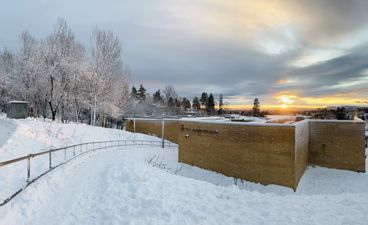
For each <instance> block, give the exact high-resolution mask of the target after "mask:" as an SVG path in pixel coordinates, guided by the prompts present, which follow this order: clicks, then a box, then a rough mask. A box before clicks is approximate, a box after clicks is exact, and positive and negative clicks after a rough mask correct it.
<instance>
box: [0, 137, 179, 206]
mask: <svg viewBox="0 0 368 225" xmlns="http://www.w3.org/2000/svg"><path fill="white" fill-rule="evenodd" d="M121 146H157V147H163V146H165V147H168V148H176V147H177V146H178V145H177V144H174V143H172V142H169V141H165V142H164V145H162V142H161V141H149V140H112V141H98V142H88V143H81V144H76V145H70V146H65V147H62V148H55V149H50V150H47V151H41V152H37V153H32V154H28V155H26V156H22V157H18V158H15V159H11V160H7V161H3V162H0V169H4V167H8V166H12V165H15V166H17V167H18V168H19V167H22V166H24V167H25V168H24V171H25V173H24V174H25V180H24V181H23V184H22V185H21V186H22V187H21V188H20V189H18V190H17V191H16V192H15V193H13V194H12V195H11V196H10V197H7V198H5V199H4V200H3V201H2V202H1V203H0V206H3V205H5V204H6V203H8V202H9V201H10V200H11V199H13V198H14V197H15V196H16V195H17V194H19V193H20V192H21V191H23V190H24V189H25V188H26V187H28V186H29V185H30V184H31V183H33V182H34V181H36V180H37V179H39V178H40V177H42V176H43V175H45V174H46V173H48V172H50V171H51V170H53V169H55V168H57V167H59V166H61V165H63V164H65V163H67V162H68V161H70V160H72V159H74V158H76V157H78V156H80V155H83V154H86V153H88V152H92V151H96V150H101V149H107V148H113V147H121ZM42 159H43V160H42ZM45 159H47V160H46V161H47V165H45ZM39 160H42V161H43V162H40V161H39ZM34 161H36V162H37V163H36V164H37V167H36V168H34V169H33V170H32V164H33V163H32V162H34ZM21 162H26V163H25V165H24V163H23V164H21ZM41 163H43V165H42V166H41V165H40V164H41ZM7 174H10V173H7ZM19 177H24V175H19ZM16 183H17V184H18V185H20V184H21V183H22V182H19V180H17V182H16ZM13 191H14V189H13Z"/></svg>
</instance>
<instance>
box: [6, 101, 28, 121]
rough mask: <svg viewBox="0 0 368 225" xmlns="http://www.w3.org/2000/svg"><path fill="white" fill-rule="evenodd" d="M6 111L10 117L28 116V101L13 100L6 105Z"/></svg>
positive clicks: (21, 117)
mask: <svg viewBox="0 0 368 225" xmlns="http://www.w3.org/2000/svg"><path fill="white" fill-rule="evenodd" d="M6 113H7V116H8V118H12V119H23V118H27V116H28V102H24V101H11V102H8V104H7V106H6Z"/></svg>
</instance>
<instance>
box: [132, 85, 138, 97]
mask: <svg viewBox="0 0 368 225" xmlns="http://www.w3.org/2000/svg"><path fill="white" fill-rule="evenodd" d="M137 93H138V92H137V89H136V88H135V87H134V86H133V87H132V92H130V97H131V98H132V99H137V96H138V95H137Z"/></svg>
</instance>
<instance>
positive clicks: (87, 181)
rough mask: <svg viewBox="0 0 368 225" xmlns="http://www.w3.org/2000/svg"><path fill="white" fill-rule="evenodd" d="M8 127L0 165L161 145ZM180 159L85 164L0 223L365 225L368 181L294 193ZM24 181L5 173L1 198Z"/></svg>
mask: <svg viewBox="0 0 368 225" xmlns="http://www.w3.org/2000/svg"><path fill="white" fill-rule="evenodd" d="M0 128H1V129H0V132H1V133H0V135H1V138H0V141H1V142H0V150H1V152H0V154H1V155H0V161H3V160H4V159H5V158H11V157H13V156H16V155H17V156H18V155H23V154H26V153H28V152H34V151H35V150H36V149H40V148H44V149H47V148H49V147H50V146H62V145H68V144H71V143H77V142H86V141H96V140H112V139H127V138H136V139H150V140H152V139H155V138H154V137H150V136H146V135H140V134H132V133H129V132H124V131H120V130H112V129H104V128H98V127H90V126H87V125H76V124H69V125H63V124H59V123H50V122H42V121H36V120H31V119H26V120H16V121H15V120H8V119H0ZM177 157H178V151H177V149H161V148H158V147H143V146H130V147H119V148H115V149H107V150H101V151H98V152H94V153H91V154H88V155H84V156H81V157H79V158H76V159H75V160H73V161H71V162H69V163H68V164H66V165H64V166H61V167H59V168H57V169H56V170H54V171H52V172H50V173H49V174H47V175H46V176H44V177H42V178H41V179H40V180H38V181H36V182H35V183H34V184H32V185H30V186H29V187H28V188H27V189H25V191H24V192H23V193H21V194H20V195H18V196H17V197H15V198H14V199H13V200H12V201H11V202H9V203H8V204H7V205H5V206H3V207H0V224H1V225H3V224H4V225H13V224H14V225H15V224H17V225H18V224H27V225H36V224H37V225H42V224H45V225H46V224H47V225H48V224H63V225H66V224H96V225H97V224H142V225H143V224H144V225H145V224H158V225H162V224H191V225H192V224H201V225H203V224H280V225H281V224H324V225H329V224H331V225H336V224H367V221H368V176H367V174H364V173H354V172H349V171H342V170H333V169H326V168H320V167H308V168H307V171H306V173H305V174H304V176H303V178H302V180H301V181H300V184H299V187H298V189H297V191H296V192H295V193H294V192H293V191H292V190H291V189H289V188H286V187H281V186H277V185H269V186H263V185H260V184H255V183H251V182H246V181H240V180H236V179H233V178H231V177H226V176H223V175H221V174H218V173H214V172H210V171H206V170H203V169H199V168H197V167H192V166H189V165H185V164H182V163H178V162H177ZM1 169H2V168H0V170H1ZM23 169H24V167H23ZM19 174H24V170H19V171H12V173H8V174H4V173H1V179H0V186H1V190H3V189H2V187H3V186H4V185H5V182H4V181H7V180H9V179H10V178H9V177H14V175H19Z"/></svg>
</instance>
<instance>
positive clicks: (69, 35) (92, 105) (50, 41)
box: [0, 19, 129, 125]
mask: <svg viewBox="0 0 368 225" xmlns="http://www.w3.org/2000/svg"><path fill="white" fill-rule="evenodd" d="M126 68H127V67H126V66H125V65H124V63H123V58H122V47H121V43H120V41H119V39H118V38H117V37H116V36H115V35H114V34H113V33H112V32H111V31H104V30H99V29H94V30H93V31H92V34H91V36H90V45H89V46H88V47H85V46H84V45H82V44H81V43H80V42H79V41H78V40H77V39H76V37H75V35H74V33H73V31H72V30H71V29H70V28H69V26H68V25H67V23H66V21H65V20H63V19H58V21H57V23H56V25H55V28H54V30H53V32H52V33H50V34H49V35H48V36H47V37H46V38H44V39H36V38H35V37H33V36H32V35H31V34H30V33H29V32H28V31H24V32H22V33H21V35H20V47H19V49H17V50H15V51H9V50H7V49H4V50H3V51H0V97H1V98H0V109H1V110H3V111H4V110H5V105H6V103H7V102H8V101H10V100H24V101H27V102H28V107H29V110H28V111H29V115H30V116H34V117H44V118H51V119H52V120H55V119H56V118H59V119H60V120H61V121H63V122H67V121H77V122H79V121H81V122H85V121H88V122H89V123H90V124H92V125H97V124H99V125H104V124H105V123H106V122H107V121H108V120H118V119H119V118H120V117H121V115H122V113H123V112H124V111H125V110H126V109H127V106H128V101H129V85H128V82H127V78H126V75H127V73H128V70H127V69H126Z"/></svg>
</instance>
